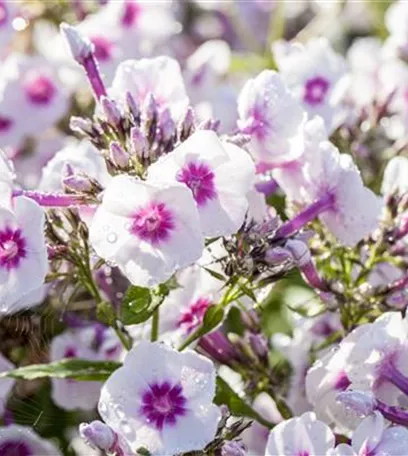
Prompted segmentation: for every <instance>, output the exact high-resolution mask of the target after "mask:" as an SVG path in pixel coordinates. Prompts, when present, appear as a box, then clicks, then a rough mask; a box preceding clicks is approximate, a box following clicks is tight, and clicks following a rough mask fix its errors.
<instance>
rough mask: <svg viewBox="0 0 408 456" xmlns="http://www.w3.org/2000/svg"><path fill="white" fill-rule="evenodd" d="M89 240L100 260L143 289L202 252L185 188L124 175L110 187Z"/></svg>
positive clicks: (191, 204) (194, 214) (196, 223)
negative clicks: (121, 272) (111, 265)
mask: <svg viewBox="0 0 408 456" xmlns="http://www.w3.org/2000/svg"><path fill="white" fill-rule="evenodd" d="M90 239H91V243H92V245H93V247H94V248H95V250H96V252H97V253H98V255H100V256H101V257H102V258H104V259H106V260H108V261H111V262H114V263H116V264H117V265H118V266H119V268H120V269H121V270H122V271H123V273H124V274H125V275H126V277H127V278H128V279H129V280H130V281H131V282H132V283H134V284H138V285H144V286H152V285H154V284H157V283H160V282H163V281H165V280H167V279H168V278H169V277H170V276H171V275H172V274H173V273H174V272H175V271H176V270H177V269H180V268H183V267H186V266H189V265H190V264H191V263H193V262H194V261H195V260H197V259H198V258H199V257H200V256H201V252H202V250H203V238H202V236H201V234H200V223H199V219H198V213H197V209H196V207H195V204H194V200H193V197H192V196H191V193H190V191H189V190H188V189H187V188H186V187H184V186H183V185H181V184H178V183H175V184H162V183H158V182H144V181H139V180H136V179H133V178H130V177H127V176H116V177H114V178H113V179H112V181H111V183H110V184H109V185H108V187H107V189H106V191H105V193H104V197H103V201H102V204H101V206H100V207H99V208H98V210H97V211H96V214H95V217H94V219H93V222H92V225H91V229H90Z"/></svg>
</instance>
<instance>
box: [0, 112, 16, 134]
mask: <svg viewBox="0 0 408 456" xmlns="http://www.w3.org/2000/svg"><path fill="white" fill-rule="evenodd" d="M12 125H13V121H12V120H11V119H9V118H8V117H4V116H2V115H0V133H2V132H6V131H8V130H10V128H11V127H12Z"/></svg>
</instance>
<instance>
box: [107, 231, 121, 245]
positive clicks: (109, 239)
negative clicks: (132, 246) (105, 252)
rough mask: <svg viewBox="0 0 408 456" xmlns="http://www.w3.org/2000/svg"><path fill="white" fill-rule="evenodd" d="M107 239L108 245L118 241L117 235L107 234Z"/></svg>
mask: <svg viewBox="0 0 408 456" xmlns="http://www.w3.org/2000/svg"><path fill="white" fill-rule="evenodd" d="M107 239H108V242H109V243H110V244H114V243H115V242H116V241H117V240H118V235H117V234H116V233H109V234H108V238H107Z"/></svg>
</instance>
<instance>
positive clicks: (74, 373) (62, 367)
mask: <svg viewBox="0 0 408 456" xmlns="http://www.w3.org/2000/svg"><path fill="white" fill-rule="evenodd" d="M120 366H121V363H117V362H114V361H89V360H86V359H62V360H60V361H55V362H53V363H50V364H32V365H30V366H24V367H19V368H17V369H13V370H10V371H6V372H2V373H0V379H1V378H5V377H12V378H23V379H25V380H34V379H37V378H46V377H53V378H72V379H75V380H83V381H104V380H106V379H107V378H108V377H109V376H110V375H111V374H112V372H114V371H115V370H116V369H118V368H119V367H120Z"/></svg>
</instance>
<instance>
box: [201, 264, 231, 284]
mask: <svg viewBox="0 0 408 456" xmlns="http://www.w3.org/2000/svg"><path fill="white" fill-rule="evenodd" d="M204 269H205V270H206V271H207V272H208V273H209V274H211V275H212V276H213V277H214V278H215V279H218V280H222V281H223V282H225V280H226V278H225V277H224V276H223V275H222V274H220V273H219V272H216V271H213V270H212V269H209V268H206V267H204Z"/></svg>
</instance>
